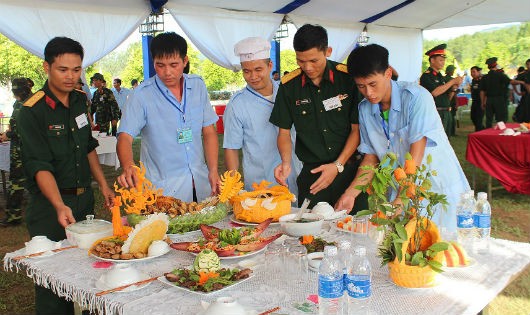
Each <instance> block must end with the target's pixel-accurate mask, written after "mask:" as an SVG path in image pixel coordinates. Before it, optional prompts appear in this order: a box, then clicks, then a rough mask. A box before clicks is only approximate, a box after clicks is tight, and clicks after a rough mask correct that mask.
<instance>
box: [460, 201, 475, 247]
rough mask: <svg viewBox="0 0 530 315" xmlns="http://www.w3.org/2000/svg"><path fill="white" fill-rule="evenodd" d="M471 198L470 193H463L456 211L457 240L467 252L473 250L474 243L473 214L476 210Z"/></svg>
mask: <svg viewBox="0 0 530 315" xmlns="http://www.w3.org/2000/svg"><path fill="white" fill-rule="evenodd" d="M470 197H471V196H470V195H469V192H465V193H463V194H462V196H461V197H460V202H459V203H458V206H457V209H456V233H457V239H458V242H459V243H460V244H462V245H463V246H464V247H465V248H466V250H467V251H471V250H472V249H473V242H474V235H473V234H474V223H473V214H474V212H475V208H474V207H473V206H472V202H470Z"/></svg>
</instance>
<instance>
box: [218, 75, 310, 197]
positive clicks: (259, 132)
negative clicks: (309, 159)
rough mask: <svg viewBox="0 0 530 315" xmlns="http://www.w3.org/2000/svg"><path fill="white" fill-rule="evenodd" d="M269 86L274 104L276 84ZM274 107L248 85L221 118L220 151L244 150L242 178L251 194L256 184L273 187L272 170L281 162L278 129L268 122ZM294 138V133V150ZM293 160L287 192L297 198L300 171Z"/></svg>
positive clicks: (295, 160)
mask: <svg viewBox="0 0 530 315" xmlns="http://www.w3.org/2000/svg"><path fill="white" fill-rule="evenodd" d="M272 84H273V95H272V99H273V100H274V99H276V93H277V92H278V82H276V81H273V82H272ZM273 106H274V102H273V101H269V100H268V99H266V98H264V97H263V96H262V95H261V94H259V93H258V92H256V91H255V90H254V89H252V88H251V87H250V86H248V85H247V86H246V87H245V88H244V89H242V90H240V91H238V92H237V93H235V94H234V95H233V96H232V98H231V99H230V101H229V102H228V105H227V107H226V111H225V113H224V116H223V121H224V128H225V131H224V140H223V148H225V149H234V150H239V149H243V177H244V181H245V190H247V191H252V190H253V189H252V183H257V184H259V183H260V182H261V181H262V180H266V181H268V182H271V183H273V184H275V183H276V180H275V179H274V168H275V167H276V166H277V165H278V164H280V163H281V161H282V160H281V158H280V154H279V152H278V146H277V138H278V127H276V126H274V125H273V124H271V123H270V122H269V117H270V115H271V112H272V107H273ZM295 137H296V135H295V134H294V132H293V134H291V139H292V143H293V148H294V139H295ZM292 156H293V160H292V162H291V165H292V166H291V168H292V171H291V174H290V175H289V178H288V179H287V181H288V185H289V190H290V191H291V192H292V193H293V194H295V195H298V189H297V186H296V177H297V176H298V174H299V173H300V170H301V169H302V167H301V162H300V161H299V160H298V158H296V155H295V154H294V151H293V152H292Z"/></svg>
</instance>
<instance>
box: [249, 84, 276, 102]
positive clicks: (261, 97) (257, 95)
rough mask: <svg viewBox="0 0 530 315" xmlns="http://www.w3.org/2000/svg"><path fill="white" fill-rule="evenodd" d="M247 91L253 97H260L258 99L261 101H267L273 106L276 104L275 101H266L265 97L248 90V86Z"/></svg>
mask: <svg viewBox="0 0 530 315" xmlns="http://www.w3.org/2000/svg"><path fill="white" fill-rule="evenodd" d="M246 89H247V91H249V92H250V93H251V94H252V95H254V96H256V97H258V98H260V99H262V100H264V101H266V102H267V103H269V104H271V105H274V102H273V101H271V100H268V99H266V98H265V97H263V95H261V94H258V93H256V92H254V91H252V90H251V89H249V88H248V86H247V87H246Z"/></svg>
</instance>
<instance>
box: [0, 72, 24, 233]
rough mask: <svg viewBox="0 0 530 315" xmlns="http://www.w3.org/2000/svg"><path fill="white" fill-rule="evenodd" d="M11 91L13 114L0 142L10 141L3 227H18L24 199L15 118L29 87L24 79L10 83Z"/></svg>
mask: <svg viewBox="0 0 530 315" xmlns="http://www.w3.org/2000/svg"><path fill="white" fill-rule="evenodd" d="M11 91H12V92H13V95H14V96H15V103H14V104H13V113H12V114H11V118H10V119H9V129H8V130H7V131H6V132H5V133H4V134H2V136H1V137H0V140H2V142H3V141H10V142H11V144H10V149H9V154H10V165H9V182H8V187H9V188H8V189H9V190H8V195H7V202H6V218H5V219H4V220H3V221H2V222H0V225H1V226H3V227H6V226H13V225H18V224H20V222H21V221H22V201H23V199H24V183H25V178H24V171H23V169H22V159H21V156H20V141H19V137H18V131H17V117H18V114H19V112H20V108H21V107H22V104H23V103H24V101H25V100H26V99H27V98H28V97H30V96H31V87H30V85H29V82H28V80H27V79H26V78H16V79H13V80H12V81H11Z"/></svg>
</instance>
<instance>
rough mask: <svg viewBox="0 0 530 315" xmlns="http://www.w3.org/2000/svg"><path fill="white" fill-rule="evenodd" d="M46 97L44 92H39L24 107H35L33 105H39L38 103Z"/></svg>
mask: <svg viewBox="0 0 530 315" xmlns="http://www.w3.org/2000/svg"><path fill="white" fill-rule="evenodd" d="M44 95H45V93H44V91H38V92H37V93H35V94H33V96H32V97H30V98H29V99H28V100H27V101H26V102H25V103H24V106H27V107H33V105H35V104H37V102H38V101H39V100H40V99H41V98H43V97H44Z"/></svg>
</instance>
